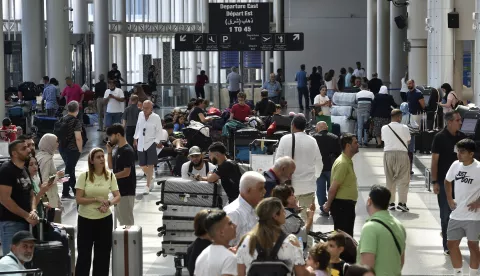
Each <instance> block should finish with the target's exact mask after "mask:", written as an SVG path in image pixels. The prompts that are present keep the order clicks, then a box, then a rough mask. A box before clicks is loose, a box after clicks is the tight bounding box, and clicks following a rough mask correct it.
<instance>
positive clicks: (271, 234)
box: [237, 197, 310, 276]
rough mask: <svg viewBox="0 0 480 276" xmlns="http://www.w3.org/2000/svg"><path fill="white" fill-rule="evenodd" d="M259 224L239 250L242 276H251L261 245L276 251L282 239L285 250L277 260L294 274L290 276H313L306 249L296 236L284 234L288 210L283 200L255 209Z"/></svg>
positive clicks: (270, 200) (266, 201) (269, 201)
mask: <svg viewBox="0 0 480 276" xmlns="http://www.w3.org/2000/svg"><path fill="white" fill-rule="evenodd" d="M255 213H256V214H257V216H258V223H257V224H256V225H255V227H254V228H253V230H252V231H250V232H249V233H248V234H246V235H245V236H244V237H243V238H242V240H241V241H240V244H239V246H238V249H237V268H238V276H245V275H247V273H248V271H249V269H250V267H251V264H252V262H253V261H254V260H256V259H257V256H258V252H257V249H256V248H257V245H259V246H260V247H261V248H262V249H263V250H264V251H267V252H269V251H270V250H272V249H273V247H274V245H275V243H276V242H277V240H278V239H279V238H283V241H282V246H281V247H280V250H279V251H278V254H277V257H278V259H279V260H282V261H284V262H285V264H286V265H287V267H288V268H289V270H290V273H288V274H287V275H288V276H290V275H292V272H294V273H295V275H298V276H301V275H310V273H309V272H308V270H307V268H306V266H305V259H304V258H303V251H302V247H301V245H300V243H299V241H298V239H297V237H295V235H292V234H290V235H286V234H285V233H284V232H283V231H282V225H283V224H285V209H284V208H283V205H282V202H281V201H280V199H278V198H275V197H269V198H265V199H263V200H262V201H260V203H259V204H258V205H257V207H256V208H255Z"/></svg>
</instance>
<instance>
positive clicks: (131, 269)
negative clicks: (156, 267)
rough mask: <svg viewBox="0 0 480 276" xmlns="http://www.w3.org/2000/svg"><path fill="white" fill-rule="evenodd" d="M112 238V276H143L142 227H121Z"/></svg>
mask: <svg viewBox="0 0 480 276" xmlns="http://www.w3.org/2000/svg"><path fill="white" fill-rule="evenodd" d="M112 238H113V244H112V275H115V276H137V275H143V242H142V227H140V226H138V225H127V226H119V227H117V228H115V230H114V231H113V237H112Z"/></svg>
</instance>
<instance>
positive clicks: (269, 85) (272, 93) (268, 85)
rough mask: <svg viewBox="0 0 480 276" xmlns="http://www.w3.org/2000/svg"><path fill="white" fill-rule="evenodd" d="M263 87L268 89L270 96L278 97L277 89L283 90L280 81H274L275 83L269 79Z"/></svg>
mask: <svg viewBox="0 0 480 276" xmlns="http://www.w3.org/2000/svg"><path fill="white" fill-rule="evenodd" d="M262 88H263V89H267V90H268V97H277V96H278V93H277V91H280V90H282V87H281V86H280V83H279V82H278V81H274V82H273V83H272V82H270V81H267V82H266V83H264V84H263V86H262Z"/></svg>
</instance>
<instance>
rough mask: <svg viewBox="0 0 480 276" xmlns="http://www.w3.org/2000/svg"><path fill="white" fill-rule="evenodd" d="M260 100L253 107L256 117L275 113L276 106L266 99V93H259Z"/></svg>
mask: <svg viewBox="0 0 480 276" xmlns="http://www.w3.org/2000/svg"><path fill="white" fill-rule="evenodd" d="M260 95H261V96H262V99H261V100H260V101H259V102H257V104H256V105H255V112H256V113H257V115H258V116H272V115H273V113H275V109H276V105H275V103H274V102H272V101H271V100H270V99H269V98H268V91H267V90H265V89H264V90H262V92H260Z"/></svg>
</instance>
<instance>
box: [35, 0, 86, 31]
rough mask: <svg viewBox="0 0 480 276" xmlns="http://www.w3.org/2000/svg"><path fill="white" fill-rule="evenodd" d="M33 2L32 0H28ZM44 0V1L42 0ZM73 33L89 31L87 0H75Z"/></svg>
mask: <svg viewBox="0 0 480 276" xmlns="http://www.w3.org/2000/svg"><path fill="white" fill-rule="evenodd" d="M28 2H29V3H31V2H32V1H28ZM40 2H43V1H40ZM72 4H73V5H72V6H73V33H74V34H86V33H88V3H87V1H86V0H73V1H72Z"/></svg>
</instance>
